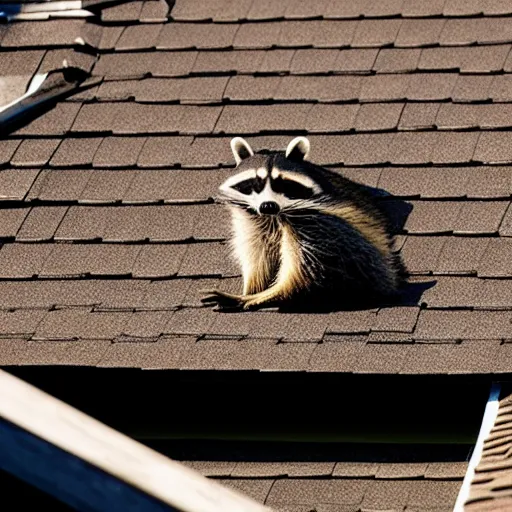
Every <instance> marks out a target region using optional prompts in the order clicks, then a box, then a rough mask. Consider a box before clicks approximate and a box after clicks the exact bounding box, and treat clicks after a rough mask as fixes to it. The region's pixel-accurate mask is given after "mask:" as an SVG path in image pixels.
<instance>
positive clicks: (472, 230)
mask: <svg viewBox="0 0 512 512" xmlns="http://www.w3.org/2000/svg"><path fill="white" fill-rule="evenodd" d="M508 206H509V203H507V202H501V201H500V202H498V201H493V202H489V201H485V202H484V201H481V202H478V201H471V202H466V203H464V204H463V206H462V209H461V211H460V215H459V217H458V219H457V222H456V223H455V225H454V229H453V232H454V233H456V234H484V233H485V234H494V233H497V232H498V228H499V227H500V224H501V221H502V219H503V217H504V215H505V211H506V209H507V207H508Z"/></svg>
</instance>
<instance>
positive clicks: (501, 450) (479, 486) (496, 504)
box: [466, 385, 512, 511]
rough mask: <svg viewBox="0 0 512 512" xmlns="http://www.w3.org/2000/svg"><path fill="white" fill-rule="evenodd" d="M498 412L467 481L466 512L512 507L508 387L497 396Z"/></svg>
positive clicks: (509, 395) (511, 396)
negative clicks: (472, 473)
mask: <svg viewBox="0 0 512 512" xmlns="http://www.w3.org/2000/svg"><path fill="white" fill-rule="evenodd" d="M498 398H499V402H498V412H497V416H496V418H495V420H494V421H493V424H492V428H491V429H490V432H489V435H488V436H487V437H486V438H485V439H484V443H483V448H482V452H481V455H480V459H479V460H478V461H477V463H476V467H475V474H474V476H473V478H472V480H471V483H470V488H469V492H468V497H467V500H466V509H467V510H468V511H485V510H507V509H508V508H510V505H511V504H512V492H511V489H510V479H511V471H510V469H511V465H510V443H511V439H510V432H511V425H510V420H511V415H510V412H511V410H512V407H511V404H512V395H511V393H510V385H505V386H504V388H503V389H502V390H501V392H500V393H499V397H498Z"/></svg>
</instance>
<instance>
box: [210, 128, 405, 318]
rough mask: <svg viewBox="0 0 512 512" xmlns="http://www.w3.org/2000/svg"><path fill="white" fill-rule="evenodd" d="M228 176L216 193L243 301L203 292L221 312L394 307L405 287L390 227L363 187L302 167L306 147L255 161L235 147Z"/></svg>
mask: <svg viewBox="0 0 512 512" xmlns="http://www.w3.org/2000/svg"><path fill="white" fill-rule="evenodd" d="M231 150H232V152H233V155H234V157H235V161H236V170H237V171H238V172H237V173H236V174H235V175H234V176H231V177H230V178H228V179H227V180H226V181H225V182H224V183H222V184H221V185H220V187H219V200H220V202H222V203H224V204H225V205H226V206H227V207H228V208H229V210H230V213H231V219H232V238H231V241H230V244H231V248H232V252H233V255H234V257H235V258H236V260H237V261H238V264H239V265H240V268H241V273H242V277H243V290H242V293H241V294H240V295H234V294H229V293H225V292H222V291H219V290H204V291H203V293H204V294H205V297H204V298H203V299H202V302H203V303H204V304H209V305H216V306H217V309H221V310H239V311H243V310H252V309H259V308H263V307H265V308H267V307H276V306H277V307H283V308H286V307H292V308H293V307H294V306H295V307H299V308H301V309H303V308H306V309H308V308H310V307H311V308H312V309H315V306H317V307H325V306H327V307H328V306H333V307H344V308H346V307H348V308H350V307H360V306H361V305H362V304H375V303H377V302H380V301H387V300H393V298H395V297H396V296H397V294H398V293H399V291H400V289H401V287H402V286H403V285H404V283H405V280H406V269H405V266H404V264H403V262H402V260H401V258H400V255H399V254H398V252H397V251H396V250H395V249H394V236H393V234H392V232H391V226H390V222H389V219H388V218H387V216H386V215H385V213H384V211H383V210H382V209H381V208H380V206H379V203H378V201H376V199H375V197H374V196H373V195H372V194H371V193H370V192H369V191H368V189H367V188H366V187H364V186H363V185H361V184H358V183H356V182H354V181H352V180H349V179H347V178H345V177H343V176H341V175H340V174H338V173H337V172H334V171H331V170H328V169H325V168H323V167H320V166H317V165H315V164H313V163H311V162H309V161H308V160H307V158H308V156H309V153H310V142H309V140H308V139H307V138H306V137H296V138H294V139H293V140H292V141H291V142H290V143H289V144H288V146H287V148H286V150H285V151H267V152H259V153H254V151H253V149H252V148H251V146H250V145H249V144H248V143H247V141H246V140H244V139H243V138H241V137H235V138H233V139H232V140H231Z"/></svg>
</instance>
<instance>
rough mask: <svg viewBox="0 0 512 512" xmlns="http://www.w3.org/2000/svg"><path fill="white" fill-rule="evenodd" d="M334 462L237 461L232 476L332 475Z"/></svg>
mask: <svg viewBox="0 0 512 512" xmlns="http://www.w3.org/2000/svg"><path fill="white" fill-rule="evenodd" d="M333 469H334V462H245V461H244V462H237V463H236V466H235V467H233V469H232V471H231V477H235V478H239V477H246V478H247V477H251V478H254V477H259V478H262V477H276V478H277V477H283V476H290V477H315V476H330V475H331V474H332V470H333Z"/></svg>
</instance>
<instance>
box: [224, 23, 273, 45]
mask: <svg viewBox="0 0 512 512" xmlns="http://www.w3.org/2000/svg"><path fill="white" fill-rule="evenodd" d="M228 26H229V25H228ZM280 33H281V23H275V22H271V23H244V24H242V25H239V26H238V30H236V35H235V37H234V40H233V39H232V40H231V42H232V43H233V47H234V48H236V49H251V48H255V49H260V48H272V46H274V45H276V44H277V43H278V42H279V36H280Z"/></svg>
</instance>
